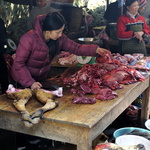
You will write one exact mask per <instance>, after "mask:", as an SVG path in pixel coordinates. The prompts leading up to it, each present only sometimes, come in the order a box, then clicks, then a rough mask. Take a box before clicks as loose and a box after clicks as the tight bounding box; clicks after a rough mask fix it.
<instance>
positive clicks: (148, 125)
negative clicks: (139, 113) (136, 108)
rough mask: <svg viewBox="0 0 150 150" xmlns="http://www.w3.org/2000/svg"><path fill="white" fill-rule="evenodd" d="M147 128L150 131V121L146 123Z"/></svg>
mask: <svg viewBox="0 0 150 150" xmlns="http://www.w3.org/2000/svg"><path fill="white" fill-rule="evenodd" d="M145 127H146V128H147V129H149V130H150V119H148V120H147V121H146V122H145Z"/></svg>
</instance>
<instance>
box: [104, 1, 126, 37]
mask: <svg viewBox="0 0 150 150" xmlns="http://www.w3.org/2000/svg"><path fill="white" fill-rule="evenodd" d="M124 1H125V0H124ZM123 8H124V4H123ZM120 16H121V7H120V6H119V0H117V1H116V2H113V3H110V4H109V5H108V7H107V9H106V11H105V13H104V19H106V21H107V25H106V29H105V30H106V33H107V35H108V36H110V30H111V28H112V27H111V25H110V23H116V22H117V20H118V18H119V17H120Z"/></svg>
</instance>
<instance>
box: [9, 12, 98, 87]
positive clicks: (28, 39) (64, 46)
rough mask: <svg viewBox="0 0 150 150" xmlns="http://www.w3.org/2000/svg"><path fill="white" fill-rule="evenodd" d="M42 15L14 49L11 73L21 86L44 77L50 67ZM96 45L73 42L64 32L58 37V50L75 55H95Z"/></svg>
mask: <svg viewBox="0 0 150 150" xmlns="http://www.w3.org/2000/svg"><path fill="white" fill-rule="evenodd" d="M44 17H45V15H41V16H38V17H37V19H36V20H35V28H34V30H30V31H29V32H27V33H26V34H24V35H23V36H22V37H21V39H20V43H19V45H18V48H17V51H16V57H15V59H14V63H13V66H12V69H11V75H12V77H13V79H14V80H15V81H17V82H19V83H20V84H21V85H22V86H23V87H30V86H31V85H32V84H33V83H34V82H35V81H42V80H44V79H46V78H47V75H48V72H49V70H50V67H51V61H52V59H51V56H50V55H49V48H48V46H47V45H46V43H45V40H44V37H43V35H42V29H41V24H40V22H41V20H42V19H43V18H44ZM97 47H98V46H97V45H94V44H91V45H85V44H82V45H81V44H78V43H75V42H74V41H72V40H70V39H68V38H67V36H66V35H64V34H63V35H62V37H60V38H59V47H58V48H59V50H65V51H69V52H70V53H73V54H76V55H81V56H83V55H86V56H95V54H96V53H95V52H96V48H97Z"/></svg>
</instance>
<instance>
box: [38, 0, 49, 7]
mask: <svg viewBox="0 0 150 150" xmlns="http://www.w3.org/2000/svg"><path fill="white" fill-rule="evenodd" d="M36 3H37V5H38V6H39V7H41V8H42V7H45V6H46V4H47V2H46V0H36Z"/></svg>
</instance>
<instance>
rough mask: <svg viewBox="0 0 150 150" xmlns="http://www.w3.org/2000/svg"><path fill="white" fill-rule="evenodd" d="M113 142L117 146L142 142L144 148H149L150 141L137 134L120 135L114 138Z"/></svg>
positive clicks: (148, 149) (147, 149) (149, 149)
mask: <svg viewBox="0 0 150 150" xmlns="http://www.w3.org/2000/svg"><path fill="white" fill-rule="evenodd" d="M115 143H116V144H117V145H119V146H132V145H138V144H143V145H144V146H145V149H146V150H150V141H149V140H148V139H146V138H144V137H141V136H137V135H122V136H119V137H117V138H116V140H115Z"/></svg>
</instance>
